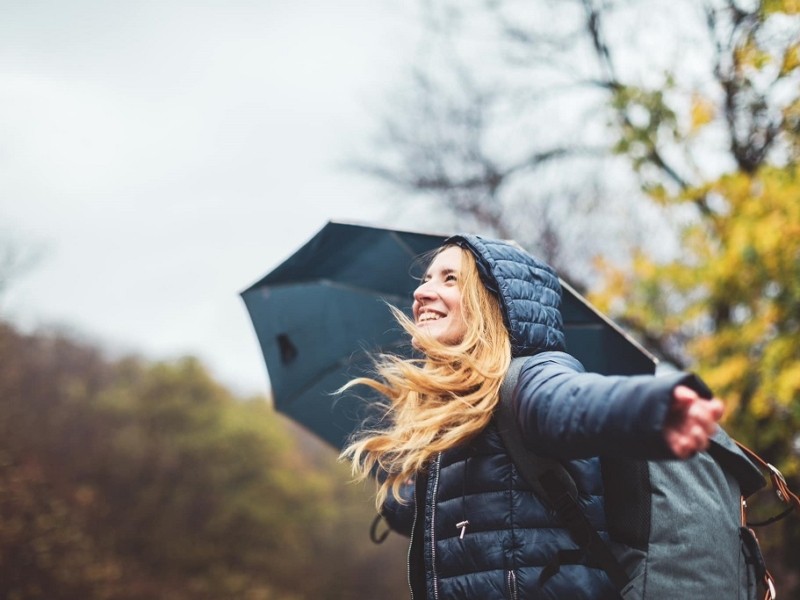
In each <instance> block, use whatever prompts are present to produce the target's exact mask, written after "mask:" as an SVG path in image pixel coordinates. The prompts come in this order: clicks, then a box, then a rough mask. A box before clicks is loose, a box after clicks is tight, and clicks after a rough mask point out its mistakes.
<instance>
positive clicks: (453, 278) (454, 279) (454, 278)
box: [444, 273, 458, 281]
mask: <svg viewBox="0 0 800 600" xmlns="http://www.w3.org/2000/svg"><path fill="white" fill-rule="evenodd" d="M444 280H445V281H458V277H456V276H455V275H453V274H452V273H450V274H449V275H447V276H446V277H445V278H444Z"/></svg>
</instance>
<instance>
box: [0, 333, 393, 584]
mask: <svg viewBox="0 0 800 600" xmlns="http://www.w3.org/2000/svg"><path fill="white" fill-rule="evenodd" d="M348 479H349V473H348V470H347V469H346V468H345V467H344V466H343V465H339V464H337V463H336V453H335V452H333V451H332V450H331V449H330V448H327V447H323V446H322V444H321V443H320V442H317V441H315V440H314V439H312V438H311V437H310V436H309V434H306V433H304V432H301V431H299V430H298V429H296V428H294V427H293V426H291V425H290V424H289V423H288V422H286V421H284V420H283V419H282V418H281V417H279V416H278V415H277V414H276V413H274V411H273V410H272V409H271V407H270V406H269V404H268V402H267V401H266V399H265V398H250V399H248V398H236V397H234V396H233V395H232V394H231V393H230V392H228V391H226V390H225V389H224V388H222V387H221V386H219V385H218V384H217V383H215V382H214V381H213V380H212V378H211V377H210V376H209V375H208V373H207V371H206V370H205V369H204V367H203V366H202V365H201V364H200V363H198V362H197V361H196V360H194V359H192V358H185V359H181V360H179V361H176V362H171V363H151V362H147V361H145V360H143V359H140V358H123V359H117V360H110V359H108V358H106V357H104V356H103V353H102V351H101V350H99V349H97V348H95V347H93V346H91V345H90V344H88V343H86V342H82V341H78V340H77V339H75V338H71V337H70V336H66V335H64V334H44V333H42V334H37V335H22V334H20V333H19V332H17V331H15V330H14V329H13V328H12V327H11V326H9V325H8V324H5V323H2V324H0V597H2V598H7V599H8V600H22V599H35V598H40V599H42V600H56V599H64V600H70V599H75V600H90V599H95V598H97V599H100V598H103V599H109V600H114V599H131V600H133V599H138V600H140V599H143V598H159V599H166V600H171V599H175V600H180V599H183V598H193V599H198V598H208V599H224V598H231V599H233V598H236V599H250V600H261V599H264V600H266V599H296V598H331V599H345V598H353V599H354V598H402V597H405V596H406V593H405V589H406V583H405V566H404V565H405V542H404V541H403V540H402V539H401V538H399V537H397V536H392V537H390V539H389V540H387V542H386V543H385V544H384V545H383V546H380V547H376V546H375V545H374V544H373V543H372V542H371V541H370V540H369V526H370V523H371V520H372V515H373V514H374V509H373V508H372V500H371V498H370V494H369V491H368V490H365V489H363V488H361V487H359V486H353V485H348V483H347V481H348ZM367 574H369V575H368V576H367Z"/></svg>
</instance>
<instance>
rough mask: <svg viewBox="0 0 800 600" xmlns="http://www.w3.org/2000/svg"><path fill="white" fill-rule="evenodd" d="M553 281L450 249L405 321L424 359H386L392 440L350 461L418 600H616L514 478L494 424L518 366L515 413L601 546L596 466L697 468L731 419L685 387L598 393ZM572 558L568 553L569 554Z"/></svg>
mask: <svg viewBox="0 0 800 600" xmlns="http://www.w3.org/2000/svg"><path fill="white" fill-rule="evenodd" d="M560 296H561V290H560V285H559V282H558V277H557V276H556V275H555V273H554V272H553V271H552V270H551V269H550V268H549V267H548V266H547V265H545V264H543V263H541V262H539V261H538V260H537V259H535V258H534V257H532V256H531V255H529V254H528V253H526V252H524V251H523V250H521V249H520V248H518V247H516V246H514V245H512V244H508V243H505V242H501V241H497V240H489V239H484V238H481V237H478V236H471V235H462V236H455V237H453V238H450V239H448V240H446V241H445V244H444V245H443V247H442V248H441V249H440V250H439V251H438V252H437V253H436V254H435V256H434V258H433V260H432V262H431V263H430V265H429V267H428V269H427V271H426V273H425V276H424V278H423V280H422V282H421V284H420V286H419V287H418V288H417V289H416V291H415V292H414V304H413V321H411V320H409V319H408V318H406V317H405V316H404V315H403V314H402V313H401V312H400V311H395V315H396V317H397V319H398V321H399V322H400V323H401V325H402V326H403V327H404V328H405V329H406V331H407V332H408V333H409V335H410V336H411V338H412V343H413V345H414V347H415V348H416V349H417V350H419V351H420V352H421V354H422V358H419V359H415V360H402V359H399V358H397V357H392V356H384V357H382V358H381V360H380V362H379V363H378V365H377V371H378V379H369V378H361V379H357V380H355V381H353V382H351V383H350V384H348V387H349V386H352V385H357V384H364V385H368V386H370V387H372V388H373V389H375V390H377V391H378V392H380V393H381V394H383V395H384V396H385V397H386V398H387V399H388V401H389V408H388V413H387V416H386V421H385V422H386V423H387V427H386V428H385V429H382V430H374V431H368V432H363V433H362V434H361V437H359V438H358V439H355V440H354V441H353V442H352V444H351V445H350V446H348V447H347V448H346V449H345V450H344V452H343V454H342V456H344V457H347V458H349V459H350V460H352V464H353V470H354V473H355V474H356V475H357V477H359V478H361V479H366V478H368V477H369V476H370V474H371V473H375V472H379V473H382V474H384V475H383V476H382V477H380V478H379V481H380V483H379V488H378V493H377V499H376V502H377V506H378V507H379V510H380V511H381V513H382V514H383V515H384V516H385V517H386V518H387V520H388V521H389V522H390V524H392V526H393V527H395V528H396V529H397V530H398V531H401V532H404V533H406V534H408V535H410V536H411V543H410V548H409V585H410V587H411V596H412V598H415V599H420V598H428V599H433V598H437V599H446V598H465V599H476V600H478V599H480V600H485V599H490V598H567V599H582V598H585V599H605V598H618V597H619V592H618V591H617V590H616V589H615V588H614V586H613V585H612V584H611V582H610V580H609V578H608V577H607V575H606V574H605V572H604V571H603V570H602V569H600V568H597V567H596V566H595V565H593V564H591V562H592V561H591V560H588V559H587V558H586V557H585V556H583V555H582V554H581V553H580V552H575V551H574V550H575V549H576V545H575V543H574V542H573V541H572V539H571V538H570V535H569V533H568V532H567V531H566V530H565V529H564V528H563V526H562V524H560V523H559V522H558V521H557V519H556V518H555V516H554V515H553V514H552V513H551V511H549V510H548V509H547V508H546V506H545V505H544V504H542V502H541V501H540V500H539V499H538V498H537V497H536V496H535V495H534V494H533V493H531V492H530V491H529V488H528V486H527V485H526V484H525V483H524V481H523V480H522V478H521V477H520V476H519V474H518V473H517V472H516V469H515V468H514V466H513V464H512V461H511V458H510V457H509V456H508V453H507V452H506V450H505V447H504V446H503V442H502V440H501V438H500V436H499V433H498V431H497V429H496V426H495V424H494V422H493V414H494V409H495V407H496V406H497V403H498V401H499V390H500V386H501V384H502V382H503V378H504V376H505V374H506V372H507V370H508V368H509V364H510V362H511V359H512V357H516V356H529V357H530V358H528V359H527V360H526V362H525V364H524V366H523V368H522V370H521V372H520V375H519V380H518V385H517V387H516V389H515V392H514V405H515V406H516V411H517V417H518V420H519V425H520V428H521V430H522V432H523V435H524V437H525V440H526V442H527V444H528V445H529V447H530V448H531V449H532V450H534V451H535V452H536V453H538V454H541V455H544V456H549V457H553V458H556V459H559V460H560V461H562V462H563V463H564V465H565V467H566V468H567V470H568V471H569V472H570V473H571V475H572V476H573V478H574V479H575V481H576V483H577V484H578V488H579V492H580V498H579V502H580V504H581V507H582V510H583V512H584V513H585V514H586V515H587V516H588V518H589V520H590V521H591V523H592V525H593V526H594V527H595V528H596V529H597V530H598V531H600V532H601V534H602V535H605V533H604V527H605V515H604V506H603V486H602V481H601V474H600V468H599V461H598V459H597V458H596V457H597V456H599V455H601V454H602V455H607V456H625V457H637V458H643V459H654V458H687V457H690V456H692V455H694V454H695V453H697V452H698V451H701V450H703V449H705V448H706V446H707V445H708V443H709V436H710V435H712V434H713V433H714V431H715V429H716V423H717V421H718V420H719V418H720V417H721V415H722V403H721V402H720V401H719V400H717V399H711V400H708V399H703V398H701V394H703V395H707V390H706V389H705V387H704V386H703V384H702V382H700V381H699V380H698V379H697V378H696V377H694V376H693V375H690V374H686V373H677V374H674V375H670V376H664V377H655V376H633V377H604V376H600V375H597V374H588V373H585V372H583V368H582V367H581V365H580V364H579V363H578V362H577V361H576V360H575V359H574V358H573V357H572V356H570V355H568V354H566V353H565V352H564V350H565V344H564V333H563V328H562V320H561V313H560V310H559V306H560ZM570 550H573V551H572V552H570Z"/></svg>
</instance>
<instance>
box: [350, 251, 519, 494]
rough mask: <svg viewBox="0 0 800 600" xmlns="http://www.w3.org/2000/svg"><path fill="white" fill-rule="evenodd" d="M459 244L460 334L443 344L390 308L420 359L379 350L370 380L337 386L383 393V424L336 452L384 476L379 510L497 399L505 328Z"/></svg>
mask: <svg viewBox="0 0 800 600" xmlns="http://www.w3.org/2000/svg"><path fill="white" fill-rule="evenodd" d="M447 247H448V246H444V247H442V248H440V249H439V252H441V251H442V250H444V249H445V248H447ZM460 250H461V254H462V260H461V273H460V276H459V286H460V290H461V310H462V314H463V317H464V320H465V323H466V325H467V329H466V333H465V335H464V338H463V339H462V340H461V341H460V342H459V343H457V344H454V345H445V344H442V343H440V342H438V341H436V340H435V339H433V338H432V337H431V336H430V335H427V334H426V332H425V331H423V330H421V329H420V328H418V327H417V326H416V325H415V324H414V322H413V321H412V320H411V319H409V318H408V317H406V316H405V314H403V313H402V311H400V310H398V309H396V308H394V307H392V312H393V313H394V316H395V318H396V319H397V321H398V322H399V324H400V325H401V326H402V327H403V329H405V331H406V332H407V333H408V334H409V335H410V336H411V337H412V339H413V340H414V345H415V347H416V348H417V349H418V350H420V351H421V352H422V353H423V354H424V358H420V359H402V358H400V357H397V356H392V355H381V356H379V357H378V358H377V359H376V364H375V369H376V374H377V377H378V378H377V379H372V378H369V377H361V378H358V379H354V380H353V381H351V382H349V383H348V384H347V385H345V386H344V387H343V388H342V391H344V390H346V389H349V388H350V387H353V386H356V385H366V386H369V387H370V388H372V389H374V390H376V391H377V392H379V393H380V394H382V395H383V396H384V397H385V398H386V399H387V400H388V403H387V405H386V413H385V415H384V419H383V421H384V422H387V423H389V426H388V428H386V429H378V430H375V429H373V430H367V431H362V432H361V433H360V434H359V436H358V437H357V438H355V439H354V440H353V441H351V443H350V444H349V445H348V446H347V447H346V448H345V449H344V450H343V451H342V453H341V456H340V458H342V459H349V460H351V461H352V468H353V475H354V476H355V479H356V480H357V481H363V480H365V479H367V478H369V477H370V475H373V474H375V469H376V468H377V469H380V470H381V471H383V473H384V474H385V475H386V477H385V479H384V478H383V477H381V478H379V479H378V482H379V483H378V492H377V495H376V499H375V503H376V506H377V507H378V509H379V510H380V507H381V506H383V503H384V501H385V500H386V498H387V496H388V494H389V493H390V491H391V493H392V494H393V495H394V496H395V497H396V498H398V500H400V501H401V502H402V501H403V499H402V498H401V497H400V493H399V492H400V487H401V485H402V484H403V482H405V481H406V480H408V479H409V478H411V477H413V476H414V475H415V474H416V473H418V472H419V471H421V470H423V469H425V467H426V465H427V464H428V463H429V462H430V460H431V458H432V457H433V456H435V455H436V454H437V453H439V452H441V451H443V450H447V449H448V448H453V447H455V446H457V445H459V444H462V443H463V442H465V441H467V440H469V439H470V438H472V437H473V436H475V434H477V433H478V432H480V431H481V430H482V429H484V428H485V427H486V425H487V424H488V423H489V421H490V419H491V418H492V413H493V411H494V408H495V406H496V405H497V402H498V401H499V397H500V395H499V393H500V385H501V383H502V382H503V377H504V376H505V374H506V371H508V367H509V364H510V362H511V342H510V338H509V333H508V330H507V329H506V326H505V324H504V322H503V315H502V312H501V309H500V303H499V300H498V299H497V297H495V296H494V295H493V294H492V293H491V292H490V291H489V290H488V289H487V288H486V287H485V286H484V285H483V283H482V282H481V280H480V276H479V274H478V268H477V266H476V264H475V257H474V256H473V255H472V253H471V252H469V251H468V250H465V249H464V248H460Z"/></svg>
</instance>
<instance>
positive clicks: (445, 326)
mask: <svg viewBox="0 0 800 600" xmlns="http://www.w3.org/2000/svg"><path fill="white" fill-rule="evenodd" d="M460 278H461V249H460V248H458V247H457V246H449V247H447V248H445V249H444V250H442V251H441V252H439V254H437V255H436V257H435V258H434V259H433V262H432V263H431V264H430V266H429V267H428V270H427V271H426V272H425V277H424V278H423V279H422V283H421V284H420V286H419V287H418V288H417V289H416V290H415V291H414V305H413V312H414V322H415V323H416V324H417V326H418V327H420V328H422V329H424V330H425V331H427V332H428V333H429V334H430V335H431V336H433V337H434V339H436V340H437V341H438V342H440V343H442V344H448V345H451V344H457V343H459V342H460V341H461V340H462V339H463V338H464V334H465V333H466V332H467V324H466V323H465V322H464V317H463V314H462V312H461V287H460Z"/></svg>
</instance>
